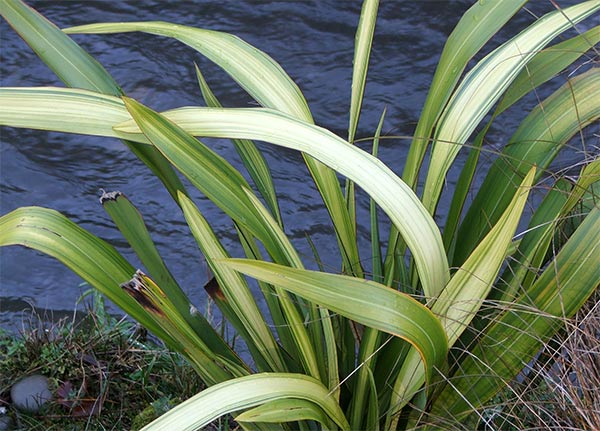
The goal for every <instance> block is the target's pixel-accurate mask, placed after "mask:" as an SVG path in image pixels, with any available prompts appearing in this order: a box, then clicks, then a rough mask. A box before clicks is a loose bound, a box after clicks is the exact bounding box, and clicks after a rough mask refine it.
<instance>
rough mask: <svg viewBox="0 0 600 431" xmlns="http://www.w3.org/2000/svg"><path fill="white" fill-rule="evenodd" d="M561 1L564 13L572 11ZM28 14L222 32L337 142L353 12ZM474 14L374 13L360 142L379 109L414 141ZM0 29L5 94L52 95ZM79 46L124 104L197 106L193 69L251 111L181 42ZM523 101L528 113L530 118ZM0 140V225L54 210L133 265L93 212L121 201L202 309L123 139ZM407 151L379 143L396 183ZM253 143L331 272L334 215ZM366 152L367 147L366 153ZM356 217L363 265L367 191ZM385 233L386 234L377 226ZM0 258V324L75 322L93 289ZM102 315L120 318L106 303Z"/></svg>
mask: <svg viewBox="0 0 600 431" xmlns="http://www.w3.org/2000/svg"><path fill="white" fill-rule="evenodd" d="M557 2H558V4H560V5H561V6H567V5H569V4H571V3H573V1H570V2H565V1H560V0H557ZM29 4H30V5H32V6H33V7H35V8H36V9H38V10H39V11H40V12H41V13H42V14H44V15H45V16H46V17H48V18H49V19H50V20H52V21H53V22H55V23H56V24H57V25H58V26H59V27H67V26H72V25H79V24H84V23H89V22H99V21H145V20H163V21H170V22H175V23H179V24H184V25H190V26H196V27H202V28H207V29H212V30H221V31H226V32H231V33H233V34H235V35H237V36H239V37H241V38H242V39H244V40H246V41H247V42H249V43H251V44H253V45H255V46H256V47H258V48H259V49H261V50H264V51H266V52H267V53H268V54H269V55H271V56H272V57H273V58H274V59H275V60H276V61H277V62H279V63H280V64H281V65H282V66H283V68H284V69H285V70H286V71H287V72H288V73H289V74H290V76H291V77H292V78H293V79H294V80H295V82H296V83H297V84H298V85H299V87H300V89H301V90H302V91H303V93H304V94H305V97H306V99H307V101H308V103H309V106H310V108H311V110H312V112H313V116H314V118H315V121H316V122H317V124H319V125H321V126H324V127H327V128H329V129H331V130H332V131H334V132H335V133H337V134H339V135H340V136H343V137H345V136H346V133H347V123H348V114H347V112H348V106H349V100H350V84H351V76H352V75H351V74H352V58H353V42H354V32H355V28H356V26H357V23H358V17H359V13H360V2H359V1H351V0H337V1H336V0H327V1H309V0H306V1H291V0H288V1H252V0H243V1H240V0H225V1H224V0H218V1H213V0H197V1H158V0H155V1H152V0H127V1H123V0H121V1H92V0H87V1H30V2H29ZM469 4H470V2H469V1H458V0H457V1H403V0H391V1H383V2H382V4H381V7H380V13H379V19H378V24H377V29H376V35H375V40H374V49H373V53H372V56H371V68H370V72H369V83H368V85H367V88H366V94H365V103H364V105H363V115H362V117H361V122H360V125H359V131H358V134H357V136H358V137H359V138H360V137H368V136H372V134H373V132H374V130H375V128H376V126H377V122H378V119H379V116H380V114H381V112H382V110H383V109H384V107H386V106H387V109H388V114H387V119H386V122H385V125H384V128H383V133H384V134H385V135H399V136H403V135H404V136H407V135H408V136H409V135H410V134H411V133H412V132H413V130H414V127H415V124H416V121H417V119H418V116H419V112H420V109H421V107H422V105H423V102H424V100H425V97H426V95H427V90H428V87H429V83H430V81H431V78H432V76H433V72H434V70H435V67H436V64H437V60H438V58H439V55H440V53H441V50H442V47H443V44H444V42H445V39H446V37H447V36H448V35H449V34H450V32H451V31H452V29H453V27H454V26H455V24H456V23H457V22H458V20H459V18H460V16H461V15H462V13H463V12H464V11H465V10H466V9H467V8H468V6H469ZM552 7H553V6H552V4H551V3H550V2H549V1H546V0H536V1H534V2H532V4H531V5H530V10H529V11H526V10H523V11H521V12H520V13H519V14H518V15H517V16H516V17H515V18H514V19H513V21H512V23H511V26H510V27H509V29H508V30H503V31H502V32H500V34H499V35H498V37H497V38H496V39H495V40H494V42H493V43H492V44H491V45H490V46H492V45H497V44H498V42H499V41H502V40H505V39H506V37H507V36H508V35H509V34H511V32H515V31H516V30H515V29H519V28H522V27H523V26H524V25H526V24H528V23H530V22H532V21H533V20H534V18H533V16H532V14H540V13H543V12H545V11H549V10H552ZM590 25H591V24H590ZM587 28H589V27H584V28H583V29H584V30H585V29H587ZM0 30H1V34H0V36H1V50H0V59H1V62H0V77H1V81H2V82H1V84H2V86H43V85H61V83H60V82H59V81H58V80H57V79H56V78H55V77H54V76H53V74H52V73H51V72H50V71H49V69H48V68H47V67H46V66H45V65H44V64H43V63H42V62H41V61H40V60H38V59H37V57H36V56H35V55H34V54H33V53H32V52H31V50H30V49H29V48H28V47H27V46H26V45H25V44H24V43H23V42H22V41H21V40H20V39H19V37H18V36H16V35H15V33H14V32H13V31H12V30H11V29H10V27H9V26H8V25H7V23H6V22H5V21H3V20H2V21H1V22H0ZM74 38H75V40H76V41H77V42H78V43H80V44H81V45H82V46H83V47H84V48H85V49H87V50H88V51H89V52H90V53H91V54H92V55H93V56H94V57H95V58H97V59H98V60H99V61H100V62H101V63H102V64H103V65H104V66H105V67H106V69H107V70H108V71H109V72H110V73H111V74H112V75H113V76H114V77H115V79H116V80H117V82H118V83H119V84H120V85H121V86H122V88H123V90H124V91H125V92H126V93H127V94H128V95H129V96H131V97H134V98H136V99H138V100H139V101H141V102H142V103H144V104H146V105H148V106H150V107H152V108H153V109H155V110H165V109H169V108H174V107H178V106H183V105H195V104H200V103H202V102H201V96H200V92H199V90H198V87H197V84H196V79H195V74H194V67H193V63H194V62H197V63H198V64H199V65H200V67H201V69H202V70H203V71H204V74H205V77H206V78H207V80H208V82H209V84H210V85H211V87H212V89H213V91H214V92H215V93H216V95H217V96H218V97H219V98H220V100H221V102H222V103H223V104H224V105H225V106H231V107H233V106H241V107H244V106H254V105H255V104H254V103H253V102H252V100H251V99H250V98H249V96H248V95H247V94H245V93H244V91H242V90H241V89H240V88H239V87H238V86H237V85H236V84H235V83H234V82H233V81H232V80H231V79H230V78H228V76H227V75H225V74H224V73H223V72H222V71H220V70H219V69H218V68H216V67H215V66H213V65H212V64H210V63H209V62H208V61H207V60H206V59H204V58H202V57H201V56H200V55H199V54H198V53H196V52H195V51H193V50H192V49H191V48H188V47H186V46H185V45H182V44H180V43H178V42H176V41H173V40H169V39H166V38H161V37H158V36H150V35H144V34H140V33H128V34H115V35H99V36H95V35H78V36H74ZM563 82H564V76H563V77H562V78H560V77H559V78H558V80H557V85H559V84H561V83H563ZM531 102H532V100H531V99H530V100H529V102H527V103H528V105H527V104H526V105H525V108H524V109H531V107H532V103H531ZM521 115H522V113H519V112H517V116H516V118H512V117H511V116H502V117H500V118H499V119H498V122H497V123H496V126H495V127H494V128H493V129H492V130H491V131H490V133H489V136H488V141H489V143H490V145H491V146H494V145H499V144H502V143H503V142H506V140H507V139H508V137H509V136H510V133H512V131H514V130H515V128H516V126H517V124H518V123H517V121H518V119H519V118H521ZM1 142H2V149H1V158H0V168H1V171H0V174H1V188H0V199H1V200H0V206H1V208H0V210H1V211H0V212H1V213H2V214H5V213H7V212H9V211H11V210H13V209H15V208H18V207H21V206H26V205H39V206H45V207H49V208H53V209H56V210H58V211H60V212H62V213H63V214H65V215H66V216H68V217H69V218H70V219H72V220H73V221H75V222H77V223H78V224H80V225H81V226H83V227H84V228H86V229H88V230H90V231H91V232H93V233H94V234H96V235H98V236H99V237H101V238H103V239H105V240H107V241H109V242H110V243H111V244H113V245H115V246H116V247H117V248H118V249H119V250H120V251H121V252H122V253H123V254H124V255H125V256H126V257H127V258H129V259H130V260H131V261H132V263H134V265H135V266H139V264H138V263H137V261H136V258H135V256H134V255H133V253H132V252H131V251H130V250H129V249H128V247H127V244H126V243H125V241H124V240H123V239H122V237H121V236H120V234H119V232H118V231H117V230H116V228H114V226H113V224H112V222H111V220H110V218H109V216H108V215H107V214H106V213H105V212H104V211H103V209H102V207H101V206H100V204H99V202H98V197H99V196H100V190H101V189H105V190H109V191H110V190H120V191H122V192H123V193H125V194H126V195H127V196H128V197H129V198H130V199H131V200H132V201H133V203H134V204H135V205H136V206H137V207H138V209H139V210H140V211H141V213H142V214H143V215H144V218H145V221H146V223H147V225H148V227H149V229H150V231H151V234H152V236H153V238H154V239H155V241H156V243H157V246H158V248H159V250H160V251H161V253H162V254H163V257H164V259H165V260H166V262H167V265H168V266H169V267H170V269H171V271H172V272H173V274H174V275H175V277H176V278H177V279H178V281H179V282H180V284H181V285H182V286H183V287H184V289H185V290H186V292H187V293H188V294H189V296H190V298H191V299H192V301H193V302H194V303H195V304H196V305H197V306H198V308H200V309H202V307H203V306H204V303H205V302H204V301H205V300H204V295H205V294H204V291H203V289H202V286H203V284H204V283H205V282H206V281H207V278H208V273H207V266H206V264H205V263H204V262H203V260H202V256H201V254H200V252H199V251H198V249H197V247H196V245H195V242H194V240H193V238H192V237H191V235H190V234H189V231H188V228H187V225H186V224H185V223H184V221H183V218H182V215H181V214H180V212H179V210H178V208H177V206H176V205H175V204H174V203H173V202H172V200H171V199H170V197H169V195H168V194H167V192H166V191H165V190H164V189H163V188H162V186H161V184H160V183H159V181H158V180H157V179H156V178H154V177H153V176H152V175H151V174H150V172H149V171H148V169H147V168H146V167H145V166H144V165H143V164H142V163H141V162H139V161H138V160H137V159H136V158H135V157H134V156H133V155H132V154H131V153H130V152H129V151H128V149H127V148H126V147H125V146H124V145H123V144H122V143H121V142H120V141H118V140H116V139H105V138H96V137H84V136H77V135H65V134H59V133H45V132H40V131H28V130H16V129H12V128H6V127H4V128H2V134H1ZM206 142H207V143H208V144H210V145H211V147H212V148H214V149H215V151H217V152H218V153H220V154H221V155H223V156H224V157H225V158H227V159H228V160H229V161H230V162H231V163H232V164H233V165H234V166H236V167H240V166H241V163H240V161H239V158H238V157H237V154H236V153H235V151H234V149H233V148H232V145H231V144H230V143H229V142H228V141H223V140H206ZM409 143H410V140H408V139H387V140H384V141H382V143H381V146H380V157H381V158H382V160H384V162H385V163H386V164H387V165H388V166H390V167H391V168H392V169H393V170H394V171H396V172H398V173H399V172H401V169H402V166H403V164H404V159H405V156H406V150H407V147H408V145H409ZM259 145H260V148H261V149H262V150H263V151H264V154H265V157H266V158H267V160H268V163H269V166H270V167H271V169H272V173H273V175H274V180H275V184H276V188H277V191H278V194H279V197H280V204H281V207H282V213H283V217H284V223H285V225H286V230H287V232H288V233H289V235H290V237H291V238H292V239H293V241H294V244H295V245H296V246H297V247H298V249H299V251H300V252H301V253H302V255H303V257H304V259H305V261H306V264H307V266H309V267H315V263H314V260H313V258H312V257H311V256H312V254H311V251H310V247H309V246H308V245H307V242H306V239H305V237H306V235H309V236H310V238H311V239H312V241H313V242H314V243H315V245H316V247H317V248H318V249H319V252H320V254H321V258H322V259H323V260H324V262H325V263H326V265H327V267H328V268H329V269H330V270H331V271H337V270H338V268H339V260H338V259H337V258H336V255H337V250H336V242H335V239H334V237H333V235H332V229H331V225H330V223H329V218H328V215H327V213H326V211H325V210H324V209H323V205H322V203H321V200H320V198H319V197H318V196H317V194H316V191H315V187H314V185H313V183H312V182H311V180H310V177H309V175H308V174H307V171H306V168H305V166H304V164H303V163H302V159H301V157H300V155H299V154H298V153H296V152H294V151H291V150H286V149H282V148H277V147H274V146H270V145H266V144H259ZM361 146H362V147H363V148H365V149H367V150H368V149H369V144H364V145H362V144H361ZM485 157H491V156H485ZM459 159H460V158H459ZM455 177H456V169H455V170H453V171H452V172H451V174H450V176H449V178H448V186H449V187H452V185H453V183H454V181H455ZM189 190H190V191H192V195H193V197H194V199H195V201H196V202H197V204H198V205H199V206H200V208H201V209H202V210H203V212H204V214H205V216H206V217H207V218H208V220H209V221H210V222H211V223H212V226H213V228H214V229H215V231H216V232H217V233H218V235H219V236H220V237H221V238H222V239H223V243H224V245H225V246H226V247H228V248H229V250H230V252H231V253H232V254H234V255H240V253H241V252H240V250H239V248H237V247H236V246H235V241H236V237H235V235H234V233H233V229H232V226H231V223H230V222H229V221H228V220H227V219H226V218H225V217H223V215H222V213H221V212H220V211H219V210H218V209H216V208H215V207H214V206H213V205H212V204H211V203H210V202H208V201H207V200H206V199H205V198H203V197H202V196H201V195H200V193H199V192H197V191H195V190H193V189H192V188H189ZM444 205H447V203H443V204H442V207H441V208H440V212H441V213H442V214H443V213H444V211H445V206H444ZM358 219H359V220H363V221H365V223H364V224H363V225H361V226H359V232H358V234H359V238H360V241H361V244H362V249H363V255H362V258H363V259H365V260H368V257H369V252H368V250H369V248H368V238H369V230H368V199H367V198H366V197H365V196H363V195H362V194H361V195H359V208H358ZM382 229H383V235H384V236H383V237H385V234H386V232H387V231H388V228H387V226H386V225H385V223H384V224H383V226H382ZM0 253H1V254H0V282H1V288H0V325H1V326H2V327H5V328H12V329H14V328H16V329H18V328H20V327H21V325H22V322H23V320H26V318H27V316H28V315H29V313H30V312H29V311H26V312H23V311H22V310H24V309H27V308H31V306H35V307H36V308H38V309H41V310H50V311H51V312H53V313H55V314H56V315H57V316H60V315H62V314H63V313H70V312H72V310H73V309H74V308H75V307H76V304H77V301H78V299H79V298H80V296H81V295H82V293H83V292H85V291H86V290H87V289H88V288H89V287H88V286H85V285H81V279H80V278H79V277H77V276H76V275H74V274H73V273H71V272H70V271H69V270H68V269H67V268H66V267H64V266H63V265H62V264H61V263H59V262H58V261H56V260H54V259H52V258H49V257H47V256H44V255H42V254H40V253H37V252H35V251H32V250H29V249H25V248H22V247H8V248H2V249H0ZM367 268H368V265H367ZM111 310H112V311H114V312H118V310H117V309H116V308H115V307H114V306H111Z"/></svg>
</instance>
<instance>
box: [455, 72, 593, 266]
mask: <svg viewBox="0 0 600 431" xmlns="http://www.w3.org/2000/svg"><path fill="white" fill-rule="evenodd" d="M598 100H600V69H598V68H593V69H591V70H589V71H587V72H585V73H583V74H581V75H579V76H576V77H574V78H572V79H570V80H569V81H568V82H567V83H566V84H565V85H563V86H562V87H561V88H559V89H558V90H557V91H556V92H555V93H554V94H552V95H551V96H550V97H548V98H547V99H546V100H544V101H543V102H542V103H541V104H540V105H538V106H537V107H536V108H535V109H534V110H532V111H531V113H530V114H529V115H528V116H527V117H526V118H525V120H523V122H522V123H521V125H520V126H519V128H518V130H517V131H516V132H515V134H514V135H513V136H512V138H511V139H510V142H509V144H508V145H507V146H506V147H505V148H504V150H503V152H502V155H501V156H500V157H499V158H498V159H497V160H496V161H495V162H494V164H493V165H492V166H491V167H490V169H489V171H488V173H487V175H486V178H485V179H484V181H483V184H482V185H481V188H480V189H479V191H478V193H477V195H476V196H475V198H474V199H473V202H472V203H471V206H470V207H469V210H468V211H467V214H466V215H465V217H464V220H463V222H462V224H461V227H460V228H459V231H458V239H457V247H456V251H455V255H454V260H453V263H454V264H455V265H457V264H460V263H461V262H462V261H463V260H464V259H465V258H466V256H467V255H468V253H470V251H471V250H472V249H473V247H475V245H476V244H478V242H479V241H480V239H481V238H482V237H483V236H484V235H485V234H486V232H487V231H488V230H489V226H490V225H493V224H494V223H495V222H496V220H498V217H499V216H500V214H501V213H502V212H503V211H504V209H505V208H506V205H507V204H508V202H509V201H510V198H511V196H512V195H513V194H514V192H515V190H516V185H517V184H519V183H520V182H521V178H523V177H524V175H525V173H526V172H528V171H529V169H530V167H531V166H533V165H536V166H537V167H538V175H537V177H536V180H537V178H538V177H539V175H541V174H542V173H543V172H544V171H545V169H546V168H547V167H548V166H549V164H550V162H551V161H552V160H553V159H554V157H555V156H556V155H557V154H558V152H559V151H560V150H561V149H562V148H563V147H564V146H565V145H566V143H567V142H568V141H569V139H571V137H573V136H574V135H575V134H576V133H578V132H579V131H580V130H581V129H583V128H584V127H585V126H587V125H588V124H591V123H593V122H594V121H597V120H598V119H599V118H600V104H599V103H598Z"/></svg>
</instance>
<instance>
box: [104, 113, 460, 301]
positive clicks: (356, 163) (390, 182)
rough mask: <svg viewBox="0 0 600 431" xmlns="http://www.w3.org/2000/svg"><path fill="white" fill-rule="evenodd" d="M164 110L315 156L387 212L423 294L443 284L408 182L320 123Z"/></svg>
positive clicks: (187, 123)
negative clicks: (413, 265)
mask: <svg viewBox="0 0 600 431" xmlns="http://www.w3.org/2000/svg"><path fill="white" fill-rule="evenodd" d="M164 115H165V116H166V117H167V118H170V119H171V120H172V121H174V122H175V123H176V124H178V125H179V126H180V127H182V128H183V129H184V130H186V131H187V132H188V133H190V134H193V135H199V136H206V137H222V138H242V139H244V138H245V139H254V140H260V141H266V142H270V143H273V144H276V145H281V146H284V147H287V148H293V149H296V150H299V151H303V152H305V153H307V154H309V155H311V156H312V157H314V158H316V159H318V160H320V161H321V162H322V163H324V164H326V165H328V166H329V167H331V168H332V169H334V170H336V171H338V172H339V173H341V174H342V175H345V176H346V177H348V178H350V179H351V180H352V181H354V182H356V184H358V185H359V186H360V187H361V188H362V189H363V190H365V191H366V192H367V193H368V194H369V195H370V196H371V197H372V198H373V199H374V200H375V201H376V202H377V203H378V204H379V206H380V207H381V208H382V209H383V210H384V211H385V212H386V214H387V215H388V217H390V219H391V220H392V222H393V223H394V225H395V226H396V227H397V228H398V230H399V231H400V232H401V234H402V235H403V238H404V240H405V241H406V243H407V244H408V246H409V248H410V250H411V252H412V253H413V255H414V257H415V260H416V262H417V268H418V271H419V275H420V276H421V281H422V283H423V287H424V289H425V294H426V295H427V296H428V297H429V296H432V297H433V296H436V295H437V293H438V292H439V291H440V290H441V289H442V287H443V286H444V285H445V284H446V281H447V280H448V276H449V273H448V265H447V261H446V255H445V252H444V247H443V244H442V241H441V234H440V232H439V229H438V227H437V226H436V224H435V222H434V220H433V219H432V218H431V216H430V215H429V213H428V212H427V210H426V209H425V208H424V207H423V205H422V204H421V201H420V200H419V198H418V197H417V196H416V195H415V194H414V192H413V191H412V190H411V189H410V187H408V186H407V185H406V184H405V183H404V182H403V181H402V180H401V179H400V178H398V177H397V176H396V175H395V174H394V173H393V172H392V171H391V170H390V169H389V168H388V167H387V166H385V165H384V164H383V163H382V162H381V161H379V160H378V159H376V158H375V157H373V156H371V155H370V154H368V153H366V152H365V151H363V150H361V149H359V148H357V147H355V146H353V145H350V144H349V143H348V142H346V141H344V140H343V139H341V138H339V137H338V136H336V135H334V134H333V133H331V132H329V131H327V130H325V129H323V128H320V127H318V126H314V125H311V124H308V123H304V122H300V121H298V120H295V119H293V118H291V117H289V116H287V115H285V114H282V113H280V112H275V111H272V110H267V109H243V108H236V109H217V108H192V107H189V108H181V109H177V110H173V111H168V112H165V113H164ZM115 130H117V131H118V132H120V133H123V135H122V136H128V137H129V138H130V139H142V138H141V137H140V136H139V128H138V127H137V126H136V125H135V123H132V122H127V123H124V124H121V125H118V126H116V127H115ZM174 164H176V165H177V164H178V162H175V161H174Z"/></svg>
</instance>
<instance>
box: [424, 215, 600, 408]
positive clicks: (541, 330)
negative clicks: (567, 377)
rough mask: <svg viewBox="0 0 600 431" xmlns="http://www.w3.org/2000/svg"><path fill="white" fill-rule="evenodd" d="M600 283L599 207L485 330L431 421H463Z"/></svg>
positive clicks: (508, 377) (518, 370) (447, 387)
mask: <svg viewBox="0 0 600 431" xmlns="http://www.w3.org/2000/svg"><path fill="white" fill-rule="evenodd" d="M599 285H600V207H598V206H596V207H595V208H593V209H592V211H591V212H590V213H589V215H588V216H587V217H586V218H585V220H584V221H583V223H582V224H581V225H580V226H579V228H578V229H577V230H576V231H575V233H574V234H573V236H572V237H571V238H570V239H569V240H568V242H567V243H566V244H565V246H564V247H563V248H562V249H561V250H560V251H559V252H558V254H557V255H556V257H555V258H554V259H553V260H552V262H550V264H549V265H548V266H547V268H546V269H545V270H544V272H543V273H542V275H541V276H540V277H539V278H538V280H537V281H536V282H535V283H534V284H533V285H532V286H531V288H530V289H528V290H527V291H526V292H524V293H523V294H522V295H521V296H520V297H519V298H518V300H517V301H516V302H515V303H513V304H510V305H507V306H505V311H504V312H502V313H501V315H500V316H498V317H496V318H495V319H494V321H493V322H492V323H491V324H490V325H489V326H488V327H487V328H486V330H485V331H484V333H483V334H481V337H480V339H479V342H478V343H477V344H476V345H475V346H474V348H472V349H471V352H470V353H469V355H468V356H467V357H466V358H465V360H464V361H463V362H462V363H461V366H460V367H459V368H458V370H457V372H456V373H455V374H454V376H451V381H452V384H451V385H448V386H446V388H445V390H444V391H443V392H442V394H441V395H440V397H439V398H438V399H437V400H436V402H435V403H434V405H433V410H432V417H435V415H438V414H442V415H444V416H446V417H448V416H451V417H454V418H461V417H463V416H464V415H466V414H469V413H471V412H472V411H473V409H474V408H477V407H478V406H480V405H483V404H484V403H485V402H487V400H489V399H490V398H491V397H492V396H493V395H494V394H495V393H496V392H497V391H498V390H499V389H500V388H502V387H504V385H505V384H506V382H507V381H509V380H510V379H512V378H513V377H515V376H516V375H517V373H519V372H520V371H521V370H522V369H523V367H524V366H526V365H527V364H528V363H529V362H530V361H531V360H532V359H533V358H534V357H535V355H536V354H537V352H538V351H539V349H540V348H541V347H542V345H543V344H544V342H546V341H547V340H548V339H549V338H550V337H551V336H552V335H553V334H555V333H556V331H557V330H558V329H559V328H560V327H561V326H562V325H563V322H564V320H563V319H569V318H570V317H572V316H573V315H574V314H575V312H576V311H577V310H578V309H579V308H580V307H581V305H582V304H583V303H584V302H585V301H586V299H587V298H588V297H589V296H590V294H591V293H592V292H594V290H595V289H597V288H598V286H599Z"/></svg>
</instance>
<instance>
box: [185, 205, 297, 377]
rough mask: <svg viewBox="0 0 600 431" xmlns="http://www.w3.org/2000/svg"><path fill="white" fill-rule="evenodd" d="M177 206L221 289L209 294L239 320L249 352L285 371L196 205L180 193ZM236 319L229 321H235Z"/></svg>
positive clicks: (246, 290)
mask: <svg viewBox="0 0 600 431" xmlns="http://www.w3.org/2000/svg"><path fill="white" fill-rule="evenodd" d="M180 205H181V208H182V210H183V214H184V215H185V218H186V221H187V223H188V225H189V227H190V230H191V231H192V234H193V235H194V238H196V241H197V242H198V245H199V246H200V248H201V250H202V253H203V254H204V256H205V257H206V260H207V262H208V264H209V266H210V269H211V270H212V272H213V274H214V275H215V277H216V283H217V285H216V288H217V289H219V290H220V292H215V293H212V294H211V296H213V295H215V296H221V295H222V296H223V297H224V298H223V300H224V301H226V303H227V304H228V305H229V306H230V307H231V310H232V312H231V313H228V314H229V315H228V316H227V317H229V318H230V319H236V320H237V321H239V323H238V324H236V325H234V326H235V328H236V330H237V331H239V332H240V334H242V335H245V336H244V339H245V340H246V344H247V345H248V347H249V348H250V351H251V352H253V353H255V355H253V357H254V358H255V360H256V361H257V362H258V363H260V362H261V361H260V358H262V359H263V360H264V363H265V365H268V367H269V368H270V369H271V370H272V371H282V372H283V371H286V366H285V364H284V363H283V359H282V357H281V352H280V351H279V347H278V345H277V343H276V342H275V339H274V338H273V334H272V333H271V331H270V330H269V328H268V327H267V324H266V322H265V320H264V317H263V316H262V314H261V312H260V310H259V309H258V307H257V305H256V301H255V300H254V297H253V296H252V292H250V289H249V288H248V285H247V284H246V282H245V280H244V278H243V277H241V276H240V275H239V274H238V273H237V272H236V271H233V270H231V269H229V268H228V267H227V266H226V265H223V264H221V263H220V260H222V259H225V258H228V257H229V255H228V254H227V252H226V251H225V249H224V248H223V246H222V245H221V244H220V242H219V241H218V239H217V238H216V236H215V234H214V233H213V231H212V229H211V228H210V226H209V225H208V223H207V222H206V220H205V219H204V217H203V216H202V215H201V214H200V212H199V211H198V208H197V207H196V205H194V203H193V202H192V201H191V200H190V199H189V198H187V197H186V196H184V195H180ZM236 320H232V322H233V323H235V321H236ZM256 354H257V355H259V356H256Z"/></svg>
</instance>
